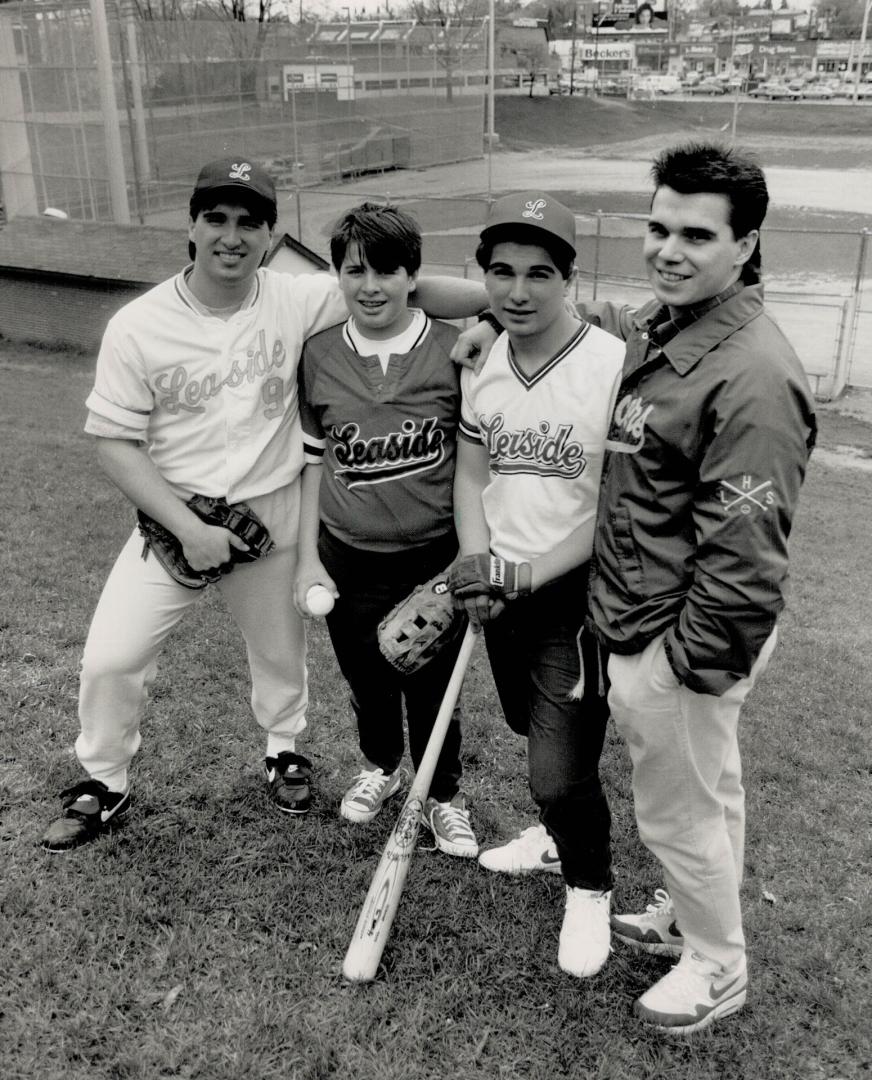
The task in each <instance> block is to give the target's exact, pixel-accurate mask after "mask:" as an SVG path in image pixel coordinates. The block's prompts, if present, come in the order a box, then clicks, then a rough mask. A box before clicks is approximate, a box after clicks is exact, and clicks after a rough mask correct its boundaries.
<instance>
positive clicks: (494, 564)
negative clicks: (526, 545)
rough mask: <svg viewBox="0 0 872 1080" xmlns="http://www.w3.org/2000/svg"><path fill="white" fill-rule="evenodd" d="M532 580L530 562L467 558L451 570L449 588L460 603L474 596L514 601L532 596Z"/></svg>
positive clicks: (468, 556)
mask: <svg viewBox="0 0 872 1080" xmlns="http://www.w3.org/2000/svg"><path fill="white" fill-rule="evenodd" d="M532 577H533V575H532V571H531V569H530V564H529V563H528V562H522V563H515V562H509V560H508V559H502V558H500V556H499V555H491V554H490V553H487V554H479V555H467V556H465V557H464V558H462V559H458V560H457V562H456V563H455V564H454V565H453V566H452V567H451V569H450V570H449V572H448V588H449V590H450V591H451V593H452V595H453V596H454V597H455V598H456V599H458V600H467V599H469V598H471V597H473V596H492V597H497V598H499V599H502V600H514V599H515V598H516V597H518V596H528V595H529V593H530V586H531V584H532Z"/></svg>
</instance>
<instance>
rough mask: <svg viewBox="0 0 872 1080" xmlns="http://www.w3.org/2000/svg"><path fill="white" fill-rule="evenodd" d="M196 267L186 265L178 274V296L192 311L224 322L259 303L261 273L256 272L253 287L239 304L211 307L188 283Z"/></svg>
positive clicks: (176, 283) (176, 281)
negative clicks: (192, 290)
mask: <svg viewBox="0 0 872 1080" xmlns="http://www.w3.org/2000/svg"><path fill="white" fill-rule="evenodd" d="M193 269H194V266H193V263H192V264H191V265H190V266H186V267H185V269H184V270H182V271H181V273H179V274H178V275H177V276H176V280H175V290H176V296H178V298H179V299H180V300H181V302H182V303H183V304H184V305H185V307H187V308H190V309H191V311H195V312H196V313H197V314H198V315H205V316H207V317H209V318H212V319H221V321H222V322H226V321H227V320H228V319H232V318H233V316H234V315H238V314H239V312H240V311H248V310H249V309H250V308H253V307H254V305H255V304H256V303H257V300H258V297H259V296H260V274H255V276H254V281H253V282H252V284H251V288H250V289H249V290H248V293H247V294H246V297H245V299H244V300H243V301H242V303H241V304H239V305H238V306H236V307H234V306H232V305H231V306H230V307H226V308H211V307H209V306H208V305H207V304H204V303H203V302H202V300H198V299H197V297H196V296H194V294H193V292H191V287H190V286H189V285H188V277H189V276H190V274H191V271H192V270H193Z"/></svg>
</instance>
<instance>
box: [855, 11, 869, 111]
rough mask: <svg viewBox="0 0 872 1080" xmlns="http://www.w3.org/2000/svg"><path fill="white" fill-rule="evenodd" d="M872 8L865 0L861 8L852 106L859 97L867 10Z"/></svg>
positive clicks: (867, 26) (866, 27) (864, 50)
mask: <svg viewBox="0 0 872 1080" xmlns="http://www.w3.org/2000/svg"><path fill="white" fill-rule="evenodd" d="M870 8H872V0H866V3H865V5H864V7H863V26H862V27H861V29H860V47H859V49H858V51H857V70H856V71H855V72H854V104H855V105H856V104H857V99H858V98H859V96H860V75H861V74H862V71H863V56H864V55H865V52H866V32H867V31H868V29H869V9H870Z"/></svg>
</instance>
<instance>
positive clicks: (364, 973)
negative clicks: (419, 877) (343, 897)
mask: <svg viewBox="0 0 872 1080" xmlns="http://www.w3.org/2000/svg"><path fill="white" fill-rule="evenodd" d="M474 644H475V634H474V633H473V630H472V627H471V626H467V628H466V633H465V634H464V636H463V642H462V643H461V646H460V652H459V653H458V654H457V660H456V661H455V663H454V670H453V671H452V672H451V678H450V679H449V680H448V686H446V688H445V694H444V695H443V697H442V704H441V705H440V706H439V712H438V713H437V714H436V719H435V720H434V722H433V730H432V732H431V733H430V738H429V739H428V740H427V748H426V749H425V751H424V756H423V757H422V758H421V764H420V765H419V766H418V771H417V772H416V773H415V779H414V780H413V781H412V785H411V787H410V788H409V794H408V795H407V796H406V801H405V802H404V803H403V808H402V810H401V811H400V813H399V817H398V818H397V821H396V824H395V825H394V828H393V831H392V832H391V835H390V837H389V838H388V842H387V844H385V848H384V851H383V852H382V856H381V859H380V860H379V864H378V867H377V868H376V871H375V873H374V874H373V877H372V881H371V882H370V886H369V891H368V892H367V894H366V899H365V900H364V902H363V907H362V908H361V909H360V915H359V917H358V919H357V926H356V927H355V929H354V936H353V937H352V939H351V944H350V945H349V946H348V951H347V952H346V954H345V960H344V961H343V964H342V974H343V975H344V976H345V978H346V979H350V980H351V981H353V982H370V981H371V980H372V979H374V978H375V973H376V971H377V970H378V965H379V960H381V955H382V953H383V952H384V948H385V944H386V943H387V940H388V935H389V934H390V932H391V926H392V925H393V922H394V916H395V915H396V913H397V908H398V907H399V906H400V897H401V896H402V893H403V886H404V885H405V884H406V876H407V875H408V873H409V866H410V864H411V862H412V855H413V853H414V851H415V844H416V842H417V840H418V831H419V829H420V828H421V817H422V813H423V810H424V801H425V800H426V798H427V795H428V794H429V792H430V784H431V782H432V780H433V773H434V772H435V771H436V763H437V761H438V760H439V754H440V752H441V750H442V744H443V743H444V742H445V735H446V733H447V732H448V725H449V724H450V722H451V716H452V714H453V712H454V706H455V705H456V704H457V698H458V696H459V694H460V687H461V685H462V684H463V676H464V675H465V674H466V667H467V664H468V663H469V657H470V654H471V653H472V647H473V645H474Z"/></svg>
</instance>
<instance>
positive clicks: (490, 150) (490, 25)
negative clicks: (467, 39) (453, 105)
mask: <svg viewBox="0 0 872 1080" xmlns="http://www.w3.org/2000/svg"><path fill="white" fill-rule="evenodd" d="M494 14H495V11H494V0H488V7H487V197H488V201H489V200H490V197H491V191H492V189H493V183H492V181H493V156H494V143H495V142H496V137H497V135H496V131H495V130H494V80H495V78H496V62H495V60H494V48H495V45H496V39H497V35H496V30H495V28H494Z"/></svg>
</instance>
